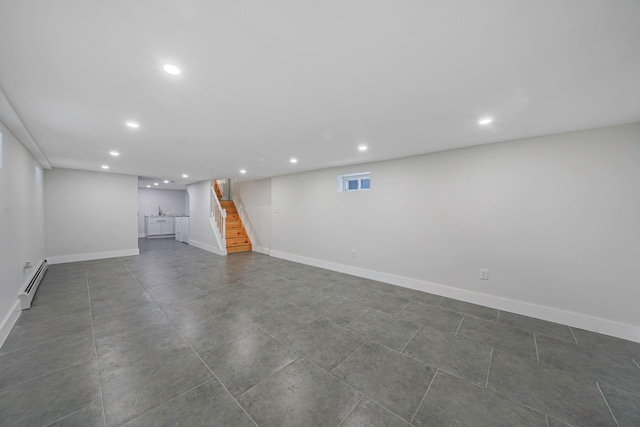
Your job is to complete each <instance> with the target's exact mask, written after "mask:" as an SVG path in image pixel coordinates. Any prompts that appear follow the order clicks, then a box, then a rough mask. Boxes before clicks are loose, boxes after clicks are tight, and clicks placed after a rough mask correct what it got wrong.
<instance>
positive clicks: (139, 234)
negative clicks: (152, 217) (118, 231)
mask: <svg viewBox="0 0 640 427" xmlns="http://www.w3.org/2000/svg"><path fill="white" fill-rule="evenodd" d="M145 237H147V235H146V234H144V233H138V239H142V238H145Z"/></svg>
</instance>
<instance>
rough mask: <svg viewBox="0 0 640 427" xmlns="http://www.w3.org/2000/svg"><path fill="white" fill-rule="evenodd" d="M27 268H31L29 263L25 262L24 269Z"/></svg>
mask: <svg viewBox="0 0 640 427" xmlns="http://www.w3.org/2000/svg"><path fill="white" fill-rule="evenodd" d="M29 268H31V261H25V262H24V269H25V270H27V269H29Z"/></svg>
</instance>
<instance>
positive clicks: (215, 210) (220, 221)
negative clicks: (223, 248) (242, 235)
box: [211, 186, 227, 242]
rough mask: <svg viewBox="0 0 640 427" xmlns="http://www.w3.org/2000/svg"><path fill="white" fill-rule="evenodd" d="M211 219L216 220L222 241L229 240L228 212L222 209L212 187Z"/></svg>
mask: <svg viewBox="0 0 640 427" xmlns="http://www.w3.org/2000/svg"><path fill="white" fill-rule="evenodd" d="M211 217H212V218H213V219H214V220H215V222H216V226H217V227H218V232H219V233H220V237H221V238H222V241H223V242H225V241H226V239H227V210H226V209H222V205H220V200H218V196H217V195H216V191H215V190H214V188H213V186H211Z"/></svg>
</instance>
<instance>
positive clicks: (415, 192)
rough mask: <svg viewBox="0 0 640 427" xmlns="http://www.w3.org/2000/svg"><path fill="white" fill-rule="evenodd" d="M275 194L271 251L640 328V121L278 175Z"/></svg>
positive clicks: (489, 300)
mask: <svg viewBox="0 0 640 427" xmlns="http://www.w3.org/2000/svg"><path fill="white" fill-rule="evenodd" d="M366 171H370V172H371V190H370V191H360V192H343V193H338V192H337V191H336V176H337V175H339V174H346V173H355V172H366ZM271 199H272V208H273V213H272V226H271V254H272V255H275V256H281V257H285V258H289V259H293V260H297V261H302V262H308V263H312V264H316V265H322V266H325V267H329V268H334V269H338V270H342V271H349V272H352V273H355V274H359V275H363V276H368V277H376V278H379V279H383V280H386V281H390V282H395V283H397V284H404V285H405V286H410V287H414V288H419V289H422V290H426V291H431V292H437V293H440V294H445V295H447V296H452V297H458V298H461V299H466V300H468V301H474V302H479V303H484V304H486V305H490V306H494V307H497V308H502V309H511V310H513V311H518V312H521V313H523V314H528V315H534V316H538V317H542V318H547V319H549V320H555V321H563V322H566V323H570V324H574V325H575V326H580V327H585V328H587V329H592V330H600V331H602V332H605V333H610V334H614V335H618V336H624V337H627V338H631V339H635V340H640V310H639V309H638V301H640V286H639V281H638V276H637V264H638V260H639V259H640V245H639V244H638V242H640V124H634V125H627V126H620V127H613V128H606V129H598V130H592V131H584V132H575V133H567V134H561V135H552V136H546V137H540V138H532V139H527V140H521V141H515V142H506V143H497V144H491V145H484V146H478V147H472V148H467V149H461V150H455V151H448V152H442V153H438V154H433V155H425V156H417V157H411V158H406V159H400V160H394V161H386V162H380V163H372V164H367V165H358V166H353V167H341V168H335V169H326V170H320V171H314V172H309V173H302V174H296V175H288V176H282V177H276V178H273V179H272V188H271ZM353 249H355V250H356V251H357V252H356V253H357V257H356V258H352V254H351V251H352V250H353ZM480 268H488V269H489V270H490V272H489V280H488V281H482V280H479V277H478V276H479V269H480Z"/></svg>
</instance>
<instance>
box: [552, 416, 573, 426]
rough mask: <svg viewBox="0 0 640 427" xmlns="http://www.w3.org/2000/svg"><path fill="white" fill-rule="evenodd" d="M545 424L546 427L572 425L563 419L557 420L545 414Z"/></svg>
mask: <svg viewBox="0 0 640 427" xmlns="http://www.w3.org/2000/svg"><path fill="white" fill-rule="evenodd" d="M547 426H548V427H574V426H572V425H571V424H567V423H565V422H564V421H560V420H557V419H555V418H553V417H550V416H548V415H547Z"/></svg>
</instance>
